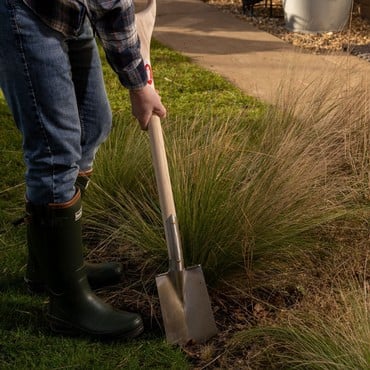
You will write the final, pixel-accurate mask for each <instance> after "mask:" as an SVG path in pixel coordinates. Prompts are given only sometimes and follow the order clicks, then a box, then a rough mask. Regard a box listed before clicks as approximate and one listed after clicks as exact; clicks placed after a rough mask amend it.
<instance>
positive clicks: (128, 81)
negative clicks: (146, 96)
mask: <svg viewBox="0 0 370 370" xmlns="http://www.w3.org/2000/svg"><path fill="white" fill-rule="evenodd" d="M134 64H135V63H134ZM118 78H119V80H120V82H121V84H122V85H123V86H124V87H126V88H127V89H129V90H136V89H141V88H143V87H144V86H146V84H147V83H148V74H147V71H146V69H145V65H144V62H143V60H142V59H141V60H140V62H139V64H137V65H136V66H135V65H134V66H132V68H130V67H128V68H125V71H122V72H120V73H119V74H118Z"/></svg>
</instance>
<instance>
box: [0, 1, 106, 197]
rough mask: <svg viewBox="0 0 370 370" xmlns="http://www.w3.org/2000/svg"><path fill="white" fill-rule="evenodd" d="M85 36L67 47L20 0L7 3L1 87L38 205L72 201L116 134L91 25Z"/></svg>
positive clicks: (0, 9) (0, 15) (0, 41)
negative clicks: (83, 174) (82, 174)
mask: <svg viewBox="0 0 370 370" xmlns="http://www.w3.org/2000/svg"><path fill="white" fill-rule="evenodd" d="M83 31H84V32H83V33H82V35H81V36H80V37H79V38H77V39H66V38H65V37H64V36H63V35H62V34H60V33H58V32H56V31H53V30H52V29H50V28H49V27H47V26H46V25H44V24H43V23H42V22H41V21H40V20H39V19H38V18H37V17H36V16H35V15H34V14H33V13H32V11H30V10H29V9H28V8H27V7H25V6H24V5H23V3H22V1H21V0H0V86H1V88H2V90H3V92H4V95H5V97H6V100H7V102H8V104H9V106H10V108H11V110H12V113H13V115H14V118H15V121H16V124H17V126H18V128H19V129H20V130H21V132H22V136H23V151H24V159H25V163H26V167H27V172H26V185H27V189H26V195H27V198H28V199H29V200H30V201H31V202H33V203H35V204H46V203H63V202H66V201H69V200H70V199H71V198H72V197H73V195H74V192H75V189H74V183H75V180H76V177H77V174H78V172H79V170H80V169H81V170H87V169H89V168H91V167H92V164H93V159H94V155H95V153H96V150H97V148H98V146H99V145H100V144H101V142H102V141H103V140H104V139H105V138H106V137H107V136H108V134H109V131H110V127H111V112H110V108H109V104H108V101H107V97H106V93H105V89H104V83H103V78H102V72H101V65H100V59H99V55H98V53H97V47H96V44H95V41H94V39H93V35H92V32H91V28H90V27H89V26H88V24H87V23H85V26H84V30H83Z"/></svg>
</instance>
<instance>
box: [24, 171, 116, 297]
mask: <svg viewBox="0 0 370 370" xmlns="http://www.w3.org/2000/svg"><path fill="white" fill-rule="evenodd" d="M92 172H93V171H92V169H90V170H87V171H83V172H80V173H79V174H78V177H77V179H76V186H77V187H78V188H79V189H80V191H81V196H82V195H83V194H84V193H85V191H86V189H87V187H88V185H89V182H90V178H91V176H92ZM41 234H42V233H41V231H40V230H39V225H36V224H28V225H27V235H28V237H27V239H28V245H30V241H31V240H33V241H34V243H36V245H37V243H40V242H41V240H40V241H39V240H38V238H41V237H42V235H41ZM30 235H32V236H30ZM31 249H32V248H30V247H29V248H28V260H27V268H26V273H25V276H24V281H25V283H26V287H27V290H28V291H29V292H30V293H31V294H43V293H45V292H46V285H45V281H43V279H42V276H41V272H40V268H39V266H38V265H37V263H36V261H35V258H34V256H33V255H32V252H31ZM85 266H86V274H87V280H88V281H89V284H90V286H91V287H92V288H93V289H98V288H102V287H105V286H109V285H113V284H117V283H118V282H119V281H120V280H121V278H122V274H123V266H122V264H121V263H119V262H103V263H89V262H85Z"/></svg>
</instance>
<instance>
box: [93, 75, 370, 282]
mask: <svg viewBox="0 0 370 370" xmlns="http://www.w3.org/2000/svg"><path fill="white" fill-rule="evenodd" d="M300 94H301V95H300ZM300 94H298V93H297V92H295V93H294V94H293V93H290V91H289V90H284V89H282V91H281V94H279V96H280V99H279V101H277V103H276V105H274V106H270V107H268V108H266V110H265V112H264V113H263V114H261V115H259V116H258V117H255V118H253V119H252V118H251V117H250V116H248V115H246V114H245V112H244V113H243V112H242V113H239V114H235V110H233V112H234V116H232V117H226V116H225V115H222V116H217V115H212V114H207V113H206V112H204V110H202V111H200V112H199V114H198V115H195V118H193V119H192V120H190V121H189V120H188V119H186V117H181V116H179V117H178V118H176V119H171V122H165V123H164V124H163V129H164V132H165V137H166V147H167V153H168V160H169V166H170V174H171V178H172V185H173V191H174V197H175V203H176V208H177V213H178V219H179V225H180V232H181V236H182V241H183V247H184V255H185V260H186V265H191V264H195V263H200V264H201V265H202V267H203V269H204V270H205V273H206V277H207V279H208V280H207V281H209V282H217V281H219V280H222V279H227V277H228V276H229V274H231V273H232V272H234V271H239V272H241V271H243V269H244V268H245V267H247V268H248V270H250V269H251V268H254V267H257V266H259V267H258V268H262V269H263V268H264V266H265V267H266V266H267V265H266V263H268V262H266V261H270V262H271V261H272V260H273V261H276V260H278V256H279V255H283V256H284V255H286V254H290V255H291V254H296V253H300V252H301V251H302V249H304V248H307V247H310V245H313V244H316V243H317V240H318V235H317V232H315V231H316V230H317V227H318V226H323V225H325V224H327V223H329V222H333V221H334V220H336V219H339V218H343V217H354V216H356V214H357V212H359V210H362V211H363V210H364V209H367V210H368V207H367V206H366V197H368V196H369V193H368V182H369V167H368V165H369V152H368V148H369V131H368V125H369V123H368V122H369V121H368V119H367V116H366V114H367V112H366V109H365V107H366V101H367V100H366V95H364V94H363V92H362V91H361V90H360V89H353V90H351V91H347V92H343V90H339V89H336V85H335V84H333V81H328V82H327V83H326V84H325V81H320V88H314V86H310V88H307V89H305V90H303V91H302V92H301V93H300ZM303 95H306V96H305V101H306V102H307V100H308V99H307V95H308V96H309V98H310V100H309V101H310V103H309V104H305V105H302V104H300V97H303ZM230 104H231V103H230ZM230 109H232V105H230ZM115 120H116V124H115V129H114V131H113V133H112V135H111V138H110V140H109V141H108V143H107V144H106V145H104V146H103V148H102V149H101V151H100V152H99V155H98V157H97V161H96V167H95V168H96V173H95V175H94V182H93V186H92V192H90V194H89V196H88V198H87V202H88V206H87V207H86V208H87V210H88V214H89V217H88V218H87V221H86V226H87V230H89V234H90V237H91V238H92V239H93V240H95V241H96V242H97V243H98V244H99V245H101V246H104V247H105V248H107V246H108V245H119V246H121V248H123V247H124V248H125V252H124V253H134V254H135V255H138V256H139V255H145V258H142V259H141V260H140V261H141V262H140V261H138V263H139V264H140V263H145V264H146V266H152V269H153V270H158V269H159V270H161V271H165V269H166V263H167V262H166V261H167V257H166V244H165V241H164V233H163V226H162V223H161V216H160V208H159V204H158V195H157V190H156V185H155V178H154V175H153V170H152V165H151V158H150V149H149V142H148V141H149V139H148V136H147V134H146V133H143V132H139V131H138V130H137V129H135V128H133V127H128V126H127V124H126V123H125V122H122V118H119V117H116V119H115ZM366 207H367V208H366ZM138 258H139V257H138ZM263 261H265V265H264V264H263V263H262V264H258V262H263Z"/></svg>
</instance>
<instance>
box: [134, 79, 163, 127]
mask: <svg viewBox="0 0 370 370" xmlns="http://www.w3.org/2000/svg"><path fill="white" fill-rule="evenodd" d="M130 100H131V111H132V114H133V115H134V117H135V118H136V119H137V120H138V121H139V124H140V127H141V129H142V130H147V129H148V124H149V121H150V118H151V117H152V115H153V114H156V115H157V116H158V117H160V118H164V117H166V108H165V107H164V106H163V104H162V102H161V97H160V96H159V94H158V93H157V92H156V91H155V90H154V89H153V88H152V87H151V86H149V85H146V86H145V87H143V88H142V89H138V90H130Z"/></svg>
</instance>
